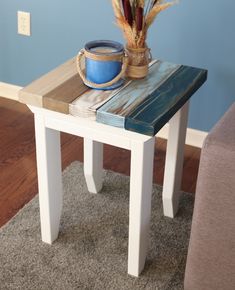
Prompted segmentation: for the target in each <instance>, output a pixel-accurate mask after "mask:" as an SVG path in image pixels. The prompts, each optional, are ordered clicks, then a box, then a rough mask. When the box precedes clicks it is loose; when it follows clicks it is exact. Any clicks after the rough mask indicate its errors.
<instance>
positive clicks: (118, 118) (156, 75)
mask: <svg viewBox="0 0 235 290" xmlns="http://www.w3.org/2000/svg"><path fill="white" fill-rule="evenodd" d="M179 68H180V65H177V64H172V63H169V62H163V61H160V60H159V61H157V62H155V63H153V64H152V66H151V67H150V69H149V75H148V76H147V77H146V78H145V79H143V80H133V81H132V82H131V83H130V84H129V85H128V86H127V87H126V88H124V89H123V90H121V91H120V92H119V93H118V94H117V95H115V96H114V97H113V98H111V99H110V100H109V101H108V102H107V103H105V104H104V105H103V106H102V107H100V108H99V109H98V110H97V115H96V121H97V122H100V123H104V124H108V125H111V126H115V127H120V128H124V124H125V118H126V116H128V115H129V114H130V113H131V112H132V111H133V110H134V109H135V108H136V107H137V106H138V105H139V104H140V103H141V102H143V101H144V100H145V99H146V98H147V97H148V96H149V95H151V93H152V92H153V91H154V90H156V88H158V87H159V86H160V85H161V84H162V83H163V82H164V81H166V79H168V78H169V77H170V76H171V75H172V74H173V73H174V72H175V71H177V70H178V69H179Z"/></svg>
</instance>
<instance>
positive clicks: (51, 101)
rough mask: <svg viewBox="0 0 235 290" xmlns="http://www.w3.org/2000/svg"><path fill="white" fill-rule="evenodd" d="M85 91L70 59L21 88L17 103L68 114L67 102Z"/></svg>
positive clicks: (72, 60)
mask: <svg viewBox="0 0 235 290" xmlns="http://www.w3.org/2000/svg"><path fill="white" fill-rule="evenodd" d="M77 89H78V92H77V91H76V90H77ZM85 90H87V87H86V86H85V85H84V84H83V82H82V80H81V79H80V77H79V75H78V73H77V68H76V63H75V58H72V59H70V60H69V61H67V62H66V63H64V64H62V65H60V66H59V67H57V68H55V69H54V70H52V71H51V72H49V73H47V74H45V75H43V76H42V77H41V78H39V79H37V80H35V81H34V82H32V83H31V84H30V85H28V86H26V87H25V88H23V89H22V90H21V91H20V92H19V101H20V102H22V103H25V104H28V105H33V106H37V107H44V108H47V109H51V110H55V111H59V112H63V113H68V111H69V110H68V107H69V102H71V101H73V100H74V99H75V98H76V97H77V96H78V93H80V92H81V93H82V92H83V91H85ZM44 98H45V100H44Z"/></svg>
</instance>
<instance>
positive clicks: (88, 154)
mask: <svg viewBox="0 0 235 290" xmlns="http://www.w3.org/2000/svg"><path fill="white" fill-rule="evenodd" d="M83 148H84V149H83V150H84V175H85V179H86V184H87V188H88V191H89V192H91V193H98V192H99V191H100V190H101V189H102V185H103V144H102V143H100V142H96V141H94V140H91V139H88V138H84V146H83Z"/></svg>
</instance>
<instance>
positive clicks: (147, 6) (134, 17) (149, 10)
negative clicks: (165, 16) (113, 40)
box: [112, 0, 176, 48]
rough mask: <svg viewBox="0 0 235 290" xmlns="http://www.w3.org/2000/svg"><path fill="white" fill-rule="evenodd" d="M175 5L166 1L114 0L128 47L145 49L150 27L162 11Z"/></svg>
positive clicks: (115, 11) (118, 21) (117, 16)
mask: <svg viewBox="0 0 235 290" xmlns="http://www.w3.org/2000/svg"><path fill="white" fill-rule="evenodd" d="M175 3H176V1H174V2H165V0H112V5H113V10H114V14H115V17H116V23H117V25H118V26H119V27H120V28H121V30H122V31H123V34H124V37H125V39H126V42H127V46H128V47H130V48H142V47H145V46H146V43H145V42H146V37H147V31H148V28H149V26H150V25H151V24H152V23H153V22H154V20H155V18H156V17H157V15H158V14H159V13H160V12H161V11H163V10H165V9H167V8H168V7H170V6H172V5H173V4H175Z"/></svg>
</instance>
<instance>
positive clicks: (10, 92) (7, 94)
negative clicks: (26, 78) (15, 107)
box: [0, 82, 22, 101]
mask: <svg viewBox="0 0 235 290" xmlns="http://www.w3.org/2000/svg"><path fill="white" fill-rule="evenodd" d="M21 89H22V87H19V86H15V85H12V84H7V83H1V82H0V97H3V98H7V99H10V100H15V101H18V100H19V97H18V92H19V90H21Z"/></svg>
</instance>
